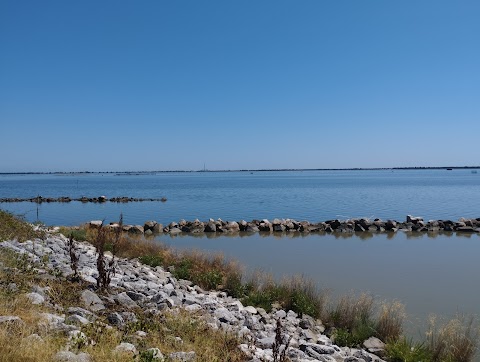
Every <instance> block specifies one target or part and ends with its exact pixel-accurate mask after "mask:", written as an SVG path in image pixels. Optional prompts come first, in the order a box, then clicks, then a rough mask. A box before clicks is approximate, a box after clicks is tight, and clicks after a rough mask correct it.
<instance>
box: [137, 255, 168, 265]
mask: <svg viewBox="0 0 480 362" xmlns="http://www.w3.org/2000/svg"><path fill="white" fill-rule="evenodd" d="M138 260H139V261H140V262H141V263H142V264H146V265H149V266H151V267H152V268H155V267H157V266H161V265H163V258H162V257H161V256H160V255H143V256H141V257H139V258H138Z"/></svg>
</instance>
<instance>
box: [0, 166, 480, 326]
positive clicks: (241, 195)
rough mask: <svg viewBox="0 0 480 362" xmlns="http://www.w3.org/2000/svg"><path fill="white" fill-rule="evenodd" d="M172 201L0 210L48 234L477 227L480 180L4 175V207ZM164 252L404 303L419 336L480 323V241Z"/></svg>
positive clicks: (439, 173)
mask: <svg viewBox="0 0 480 362" xmlns="http://www.w3.org/2000/svg"><path fill="white" fill-rule="evenodd" d="M37 195H41V196H44V197H59V196H70V197H81V196H88V197H95V196H100V195H105V196H107V197H115V196H129V197H140V198H161V197H166V198H167V199H168V201H167V202H165V203H161V202H142V203H129V204H113V203H105V204H82V203H79V202H72V203H69V204H61V203H52V204H46V203H43V204H41V205H39V206H38V210H37V205H36V204H34V203H13V204H12V203H3V204H0V208H3V209H7V210H10V211H13V212H15V213H20V214H24V215H25V217H26V218H27V219H28V220H30V221H35V220H36V219H37V211H38V218H39V219H40V221H42V222H44V223H46V224H48V225H77V224H80V223H83V222H86V221H89V220H93V219H105V220H106V221H107V222H109V221H116V220H118V217H119V215H120V213H123V215H124V220H125V222H126V223H138V224H143V222H144V221H146V220H152V219H153V220H157V221H159V222H162V223H169V222H170V221H174V220H175V221H178V220H180V219H187V220H193V219H195V218H198V219H200V220H207V219H208V218H210V217H211V218H222V219H224V220H241V219H245V220H252V219H260V218H269V219H272V218H275V217H278V218H294V219H298V220H309V221H321V220H327V219H331V218H341V219H345V218H354V217H370V218H373V217H378V218H381V219H389V218H392V219H397V220H404V219H405V216H406V215H407V214H413V215H416V216H423V217H424V218H425V219H426V220H428V219H454V220H456V219H458V218H460V217H479V216H480V210H479V207H478V205H479V204H480V174H474V173H472V172H471V171H469V170H454V171H447V170H422V171H420V170H419V171H394V172H392V171H387V170H385V171H305V172H254V173H253V174H251V173H250V172H225V173H160V174H155V175H142V176H126V175H123V176H115V175H110V174H109V175H82V176H77V175H75V176H55V175H24V176H19V175H16V176H10V175H9V176H6V175H3V176H2V175H0V198H2V197H23V198H24V197H35V196H37ZM159 239H160V240H161V241H163V242H166V243H169V244H171V245H174V246H176V247H180V248H183V247H188V248H191V247H194V248H198V249H202V250H210V251H222V252H223V253H224V254H225V255H227V256H228V257H232V258H235V259H238V260H239V261H240V262H242V263H243V264H244V265H245V266H246V267H247V269H248V270H253V269H263V270H264V271H267V272H271V273H272V274H274V275H275V276H277V277H281V276H282V275H292V274H304V275H306V276H309V277H311V278H313V279H314V280H315V281H316V282H317V283H318V285H319V286H320V287H321V288H327V289H331V290H332V291H333V293H334V295H341V294H344V293H347V292H349V291H351V290H357V291H369V292H371V293H372V294H373V295H376V296H377V297H378V298H380V299H399V300H400V301H402V302H404V303H405V304H406V306H407V309H408V312H409V314H410V316H411V318H412V326H417V327H415V328H418V325H419V324H418V321H417V319H419V320H425V318H426V316H427V315H428V314H429V313H432V312H433V313H437V314H439V315H445V316H448V315H452V314H454V313H455V312H457V311H461V312H465V313H474V314H480V291H479V289H478V285H479V282H480V263H479V261H478V259H479V255H480V237H479V236H478V235H471V236H470V237H465V236H459V235H452V236H449V237H447V236H445V235H438V236H436V237H435V238H433V237H429V236H427V235H422V236H417V237H412V236H408V235H406V234H404V233H398V235H396V236H395V237H393V238H392V237H391V236H388V235H385V234H383V235H374V236H370V237H368V238H360V237H359V236H351V237H345V236H344V237H338V236H334V235H323V236H321V235H309V236H305V237H295V238H293V237H290V236H284V237H280V238H277V237H272V236H270V237H262V236H261V235H254V236H249V237H240V236H236V237H225V236H223V237H219V238H208V237H203V238H198V237H192V236H184V237H176V238H170V237H169V236H162V237H160V238H159Z"/></svg>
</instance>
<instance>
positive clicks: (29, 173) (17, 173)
mask: <svg viewBox="0 0 480 362" xmlns="http://www.w3.org/2000/svg"><path fill="white" fill-rule="evenodd" d="M473 169H480V166H434V167H354V168H278V169H276V168H266V169H239V170H157V171H52V172H0V175H92V174H93V175H96V174H117V175H151V174H157V173H208V172H210V173H216V172H295V171H381V170H392V171H393V170H399V171H402V170H473Z"/></svg>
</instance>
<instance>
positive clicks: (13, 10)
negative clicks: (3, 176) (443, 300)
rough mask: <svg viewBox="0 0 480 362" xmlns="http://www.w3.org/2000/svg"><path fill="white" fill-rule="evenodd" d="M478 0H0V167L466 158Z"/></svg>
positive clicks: (393, 162) (476, 156) (479, 63)
mask: <svg viewBox="0 0 480 362" xmlns="http://www.w3.org/2000/svg"><path fill="white" fill-rule="evenodd" d="M478 19H480V2H479V1H478V0H464V1H457V0H451V1H443V0H422V1H419V0H402V1H384V0H382V1H381V0H376V1H373V0H372V1H367V0H365V1H359V0H351V1H345V0H335V1H326V0H302V1H293V0H292V1H283V0H273V1H266V0H258V1H253V0H251V1H250V0H247V1H245V0H244V1H238V0H231V1H225V0H220V1H208V0H205V1H198V0H191V1H189V0H179V1H160V0H158V1H157V0H155V1H153V0H152V1H148V0H144V1H126V0H120V1H119V0H115V1H93V0H84V1H65V0H59V1H49V0H42V1H37V0H35V1H27V0H2V1H1V2H0V172H33V171H35V172H42V171H43V172H54V171H133V170H199V169H203V168H204V165H205V167H206V168H207V169H211V170H222V169H264V168H273V169H277V168H350V167H407V166H415V167H418V166H446V165H451V166H465V165H475V166H476V165H480V142H479V135H480V46H479V44H480V43H479V39H480V21H479V20H478Z"/></svg>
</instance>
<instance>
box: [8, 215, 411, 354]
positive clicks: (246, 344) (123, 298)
mask: <svg viewBox="0 0 480 362" xmlns="http://www.w3.org/2000/svg"><path fill="white" fill-rule="evenodd" d="M418 221H419V220H417V222H418ZM262 223H263V224H266V223H265V222H262ZM292 223H293V222H292ZM187 225H188V223H187V222H185V225H183V226H184V227H187ZM237 225H238V224H237ZM280 225H282V224H280ZM262 227H263V226H262ZM172 228H173V227H172ZM238 228H239V227H238ZM222 229H223V224H222ZM272 229H273V224H272ZM57 230H58V228H56V229H55V230H54V231H55V232H51V231H49V232H47V235H46V237H45V238H44V239H43V240H41V239H36V240H29V241H26V242H22V243H20V242H17V241H4V242H0V248H5V249H9V250H11V251H14V252H16V253H18V254H22V255H23V256H24V257H25V258H27V259H28V260H29V261H30V263H31V264H32V265H35V266H34V268H35V271H36V273H38V275H44V276H45V277H53V276H52V271H55V273H54V274H53V275H57V277H66V276H69V275H70V276H71V275H72V274H73V273H74V272H73V270H72V268H71V261H70V260H71V259H70V254H69V253H70V251H69V245H68V239H67V238H66V237H65V236H63V235H62V234H58V233H56V231H57ZM75 253H76V254H77V255H78V262H77V271H78V275H79V276H80V278H81V279H82V280H83V281H84V282H85V283H87V284H88V287H86V288H85V289H84V290H83V292H82V293H81V300H80V301H79V302H78V303H79V304H78V306H77V307H70V308H68V309H65V308H62V306H58V305H53V303H54V301H52V300H49V297H48V294H47V293H46V292H45V290H43V289H42V288H41V287H39V286H34V287H33V288H32V291H31V292H30V293H28V295H27V297H28V299H29V300H30V301H31V303H32V304H46V305H51V306H52V309H53V310H56V311H57V312H56V313H44V316H43V317H44V323H45V324H46V326H47V327H48V329H49V330H51V331H52V332H55V333H65V334H67V335H69V336H71V339H75V340H78V339H81V338H86V336H85V335H84V334H83V333H82V332H81V327H82V326H84V325H88V324H91V323H94V321H95V320H97V319H99V318H100V317H106V319H107V320H108V323H109V324H110V325H111V326H114V327H122V325H124V324H125V323H127V322H128V321H132V320H133V321H135V319H136V311H138V310H139V309H142V310H143V311H144V312H146V313H150V314H151V315H156V314H159V313H162V311H165V310H171V311H175V310H179V309H182V310H185V311H188V312H189V313H194V314H195V315H201V316H202V318H204V319H205V320H206V322H207V323H208V326H209V327H210V328H213V329H220V330H224V331H229V332H231V333H234V334H236V335H237V336H238V337H239V338H240V339H241V341H243V343H240V344H239V346H238V348H240V349H241V350H242V351H243V353H244V354H245V356H246V360H248V361H252V362H260V361H274V354H275V348H277V347H279V348H280V351H281V349H282V348H283V349H285V345H287V346H288V348H287V350H286V356H287V357H288V358H289V359H290V360H291V361H298V362H306V361H322V362H383V359H382V358H381V356H382V355H383V354H384V349H383V348H384V344H383V343H382V342H381V341H380V340H378V339H376V338H373V337H372V338H370V339H368V340H366V341H365V342H364V343H363V346H364V348H363V349H355V348H348V347H339V346H337V345H335V344H334V343H333V342H332V340H331V339H330V338H329V337H328V336H327V335H325V334H324V332H325V327H324V326H323V325H322V322H321V321H320V320H315V319H314V318H312V317H310V316H308V315H303V316H299V315H297V314H296V313H294V312H293V311H285V310H282V309H280V308H279V307H277V308H274V309H273V310H272V312H271V313H267V312H266V311H265V310H263V309H262V308H254V307H252V306H244V305H242V303H241V302H240V301H239V300H238V299H235V298H232V297H230V296H228V295H227V294H226V293H225V292H218V291H205V290H202V289H201V288H200V287H198V286H195V285H193V284H192V283H191V282H189V281H187V280H177V279H176V278H174V277H173V276H172V274H171V273H170V272H168V271H166V270H165V269H163V268H162V267H159V266H157V267H155V268H152V267H149V266H147V265H143V264H141V263H140V262H139V261H138V260H135V259H133V260H127V259H115V275H114V276H113V277H112V280H111V288H109V290H108V293H99V292H98V291H97V290H96V288H95V285H96V283H97V277H98V271H97V268H96V249H95V248H94V247H93V246H92V245H90V244H88V243H86V242H76V243H75ZM106 257H107V258H108V259H109V260H112V256H111V255H110V256H109V255H106ZM0 267H2V265H0ZM8 287H9V288H15V286H12V285H9V286H8ZM109 306H114V307H115V311H112V309H111V308H109ZM1 323H23V322H22V321H20V320H19V318H18V317H17V316H15V315H10V316H0V324H1ZM277 323H281V325H282V329H283V333H284V334H285V337H286V339H285V340H287V339H288V340H289V341H290V342H289V343H285V344H283V345H281V346H278V344H277V345H276V336H277V334H276V326H277V325H278V324H277ZM137 334H138V338H139V340H141V338H142V336H141V333H139V332H137ZM31 338H35V339H38V338H41V337H39V336H38V335H37V336H33V335H32V336H31ZM137 347H138V346H135V345H134V344H130V343H121V344H120V345H119V346H117V348H116V350H117V349H118V352H119V353H128V354H131V355H132V356H135V355H138V349H137ZM148 347H150V349H149V350H150V351H151V352H152V355H153V356H156V357H154V359H156V360H163V359H164V356H163V354H162V351H160V350H159V349H158V348H156V346H148ZM277 352H278V351H277ZM165 358H167V359H168V360H169V361H194V360H196V355H195V352H194V351H181V350H180V351H178V352H174V353H170V354H169V355H167V356H165ZM55 360H56V361H83V362H85V361H91V360H92V359H91V356H89V355H88V353H75V352H73V351H72V350H70V348H69V346H68V345H67V346H65V348H64V350H63V351H61V352H58V353H57V355H56V356H55ZM277 360H278V359H277Z"/></svg>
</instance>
